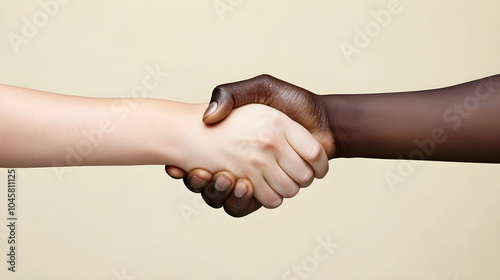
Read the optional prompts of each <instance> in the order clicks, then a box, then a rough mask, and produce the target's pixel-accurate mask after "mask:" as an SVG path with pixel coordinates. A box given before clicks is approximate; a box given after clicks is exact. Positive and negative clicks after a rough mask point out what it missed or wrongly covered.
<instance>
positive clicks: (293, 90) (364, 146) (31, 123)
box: [0, 75, 500, 217]
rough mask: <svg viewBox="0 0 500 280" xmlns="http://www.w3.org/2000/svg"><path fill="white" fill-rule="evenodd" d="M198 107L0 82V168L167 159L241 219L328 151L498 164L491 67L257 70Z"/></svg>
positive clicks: (316, 172) (498, 111)
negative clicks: (322, 75) (435, 83)
mask: <svg viewBox="0 0 500 280" xmlns="http://www.w3.org/2000/svg"><path fill="white" fill-rule="evenodd" d="M252 103H257V104H252ZM206 106H207V105H206V104H187V103H179V102H174V101H169V100H163V99H147V98H146V99H144V98H135V99H130V98H92V97H81V96H70V95H62V94H55V93H49V92H43V91H38V90H33V89H26V88H19V87H14V86H8V85H0V167H7V168H15V167H64V166H74V165H80V166H81V165H86V166H98V165H148V164H161V165H166V171H167V173H168V174H170V176H172V177H174V178H184V183H185V185H186V186H187V187H188V188H189V189H190V190H191V191H193V192H198V193H201V195H202V196H203V198H204V199H205V201H206V202H207V203H208V204H209V205H211V206H212V207H222V206H224V209H225V211H226V212H227V213H229V214H230V215H232V216H236V217H241V216H245V215H247V214H249V213H252V212H253V211H255V210H257V209H259V208H260V207H261V206H264V207H267V208H275V207H278V206H279V205H280V204H281V203H282V201H283V198H290V197H293V196H295V195H296V194H297V193H298V192H299V190H300V188H303V187H307V186H308V185H310V184H311V183H312V181H313V179H314V177H316V178H322V177H324V176H325V175H326V173H327V171H328V159H332V158H342V157H347V158H349V157H361V158H379V159H410V160H440V161H461V162H482V163H499V162H500V129H499V128H500V75H496V76H491V77H487V78H484V79H481V80H476V81H472V82H467V83H463V84H459V85H456V86H451V87H446V88H440V89H432V90H422V91H414V92H401V93H380V94H331V95H316V94H314V93H312V92H310V91H307V90H305V89H303V88H300V87H297V86H295V85H292V84H289V83H287V82H284V81H281V80H279V79H276V78H274V77H272V76H269V75H261V76H258V77H255V78H252V79H249V80H245V81H240V82H235V83H229V84H224V85H221V86H218V87H216V88H215V90H214V91H213V95H212V100H211V102H210V104H209V105H208V108H206ZM205 109H206V110H205ZM204 111H205V114H204V116H203V122H201V121H200V119H199V116H201V115H202V114H203V112H204ZM12 120H15V121H12ZM76 159H77V160H76ZM188 172H189V173H188ZM396 179H397V178H396Z"/></svg>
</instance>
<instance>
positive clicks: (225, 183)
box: [215, 175, 231, 192]
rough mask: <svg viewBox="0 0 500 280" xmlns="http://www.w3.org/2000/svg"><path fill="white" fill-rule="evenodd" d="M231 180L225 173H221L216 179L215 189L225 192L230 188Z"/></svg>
mask: <svg viewBox="0 0 500 280" xmlns="http://www.w3.org/2000/svg"><path fill="white" fill-rule="evenodd" d="M230 185H231V181H229V179H228V178H226V176H224V175H220V176H219V177H218V178H217V180H216V181H215V190H217V191H219V192H223V191H225V190H227V189H228V188H229V186H230Z"/></svg>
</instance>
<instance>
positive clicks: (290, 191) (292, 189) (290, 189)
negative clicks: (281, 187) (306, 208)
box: [283, 184, 300, 198]
mask: <svg viewBox="0 0 500 280" xmlns="http://www.w3.org/2000/svg"><path fill="white" fill-rule="evenodd" d="M299 190H300V189H299V187H298V186H296V185H294V184H288V185H287V186H286V190H285V193H284V194H283V197H284V198H292V197H294V196H296V195H297V194H298V193H299Z"/></svg>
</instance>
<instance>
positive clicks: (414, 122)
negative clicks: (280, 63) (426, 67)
mask: <svg viewBox="0 0 500 280" xmlns="http://www.w3.org/2000/svg"><path fill="white" fill-rule="evenodd" d="M249 103H261V104H265V105H269V106H272V107H274V108H276V109H278V110H281V111H282V112H284V113H285V114H287V115H289V116H290V118H292V119H293V120H295V121H297V122H298V123H300V124H302V125H303V126H304V127H306V128H307V129H308V130H309V131H310V132H311V133H312V134H313V135H314V136H315V137H316V139H318V140H319V142H320V143H322V145H323V147H324V149H325V151H327V153H328V156H329V158H342V157H344V158H352V157H361V158H380V159H416V160H433V161H458V162H482V163H499V162H500V75H496V76H491V77H487V78H484V79H480V80H476V81H472V82H467V83H463V84H460V85H456V86H451V87H446V88H440V89H432V90H422V91H414V92H399V93H382V94H352V95H336V94H333V95H316V94H314V93H312V92H310V91H307V90H305V89H303V88H300V87H297V86H294V85H292V84H289V83H287V82H284V81H281V80H278V79H276V78H274V77H272V76H269V75H261V76H258V77H255V78H252V79H249V80H245V81H241V82H236V83H230V84H225V85H221V86H218V87H217V88H216V89H215V90H214V92H213V95H212V100H211V103H210V106H209V108H207V111H206V113H205V116H204V119H203V121H204V122H206V123H215V122H217V121H220V120H221V119H223V118H225V117H226V116H227V115H228V114H229V113H230V112H231V110H232V109H233V108H236V107H239V106H243V105H245V104H249ZM172 170H174V171H175V169H172ZM200 172H201V171H200V170H194V171H192V172H190V173H189V174H188V175H187V177H186V178H187V180H186V181H185V182H186V185H189V182H190V181H192V179H193V178H195V177H196V174H198V173H200ZM180 175H185V173H184V174H182V172H180ZM205 175H206V174H205ZM210 175H211V174H210ZM202 177H203V176H202ZM209 177H210V176H206V177H204V179H208V181H210V179H211V178H209ZM202 181H203V180H202ZM208 181H207V182H208ZM205 186H207V185H205ZM231 187H233V186H231ZM208 189H210V188H208ZM249 189H251V186H249ZM216 194H217V193H216ZM213 197H215V198H214V200H218V201H220V200H221V199H223V198H224V197H223V196H222V195H220V194H219V196H217V195H213ZM226 197H227V196H226ZM230 198H231V197H229V198H228V200H230ZM205 200H206V201H207V202H208V203H209V204H210V203H211V200H210V199H205ZM233 200H234V199H233ZM226 201H227V200H226ZM240 203H241V205H243V204H245V203H249V201H243V200H241V202H240ZM219 204H220V203H219ZM232 204H235V202H234V201H233V203H232ZM241 205H240V206H241ZM228 208H230V207H228ZM240 208H244V207H240ZM254 208H255V207H254ZM254 208H253V209H252V210H255V209H254ZM230 211H232V210H231V209H229V212H230ZM239 211H240V212H239V213H237V214H236V215H235V216H242V215H246V214H248V213H250V212H248V213H247V212H245V211H241V210H239ZM226 212H228V209H226ZM229 212H228V213H229ZM230 214H231V213H230ZM233 214H234V213H233Z"/></svg>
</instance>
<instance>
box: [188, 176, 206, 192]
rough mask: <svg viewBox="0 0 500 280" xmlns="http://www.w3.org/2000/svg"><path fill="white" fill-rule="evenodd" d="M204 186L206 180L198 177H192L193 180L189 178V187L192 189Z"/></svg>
mask: <svg viewBox="0 0 500 280" xmlns="http://www.w3.org/2000/svg"><path fill="white" fill-rule="evenodd" d="M206 184H207V180H204V179H201V178H200V177H198V176H196V175H195V176H193V178H191V187H193V189H201V188H202V187H204V186H205V185H206Z"/></svg>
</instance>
